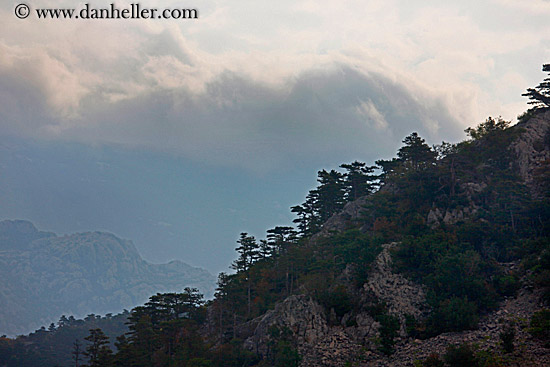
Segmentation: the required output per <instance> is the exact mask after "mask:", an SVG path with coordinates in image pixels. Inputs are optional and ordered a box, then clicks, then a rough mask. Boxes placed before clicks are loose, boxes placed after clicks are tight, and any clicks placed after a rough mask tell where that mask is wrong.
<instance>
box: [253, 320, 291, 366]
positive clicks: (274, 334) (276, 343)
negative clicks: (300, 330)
mask: <svg viewBox="0 0 550 367" xmlns="http://www.w3.org/2000/svg"><path fill="white" fill-rule="evenodd" d="M269 336H270V342H269V345H268V347H269V352H268V355H267V358H266V359H265V360H264V361H263V363H261V364H260V365H261V366H264V365H265V366H273V367H298V365H299V364H300V360H301V358H300V355H299V354H298V351H297V349H296V348H295V346H294V342H293V340H292V331H290V329H289V328H287V327H283V328H279V327H278V326H276V325H273V326H271V328H270V329H269Z"/></svg>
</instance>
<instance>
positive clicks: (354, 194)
mask: <svg viewBox="0 0 550 367" xmlns="http://www.w3.org/2000/svg"><path fill="white" fill-rule="evenodd" d="M340 167H341V168H344V169H345V170H347V173H346V174H345V179H344V185H345V192H346V201H353V200H357V199H358V198H360V197H361V196H365V195H368V194H370V193H372V192H373V191H374V188H375V187H376V185H375V183H374V182H375V181H376V179H377V176H376V175H373V174H372V173H373V172H374V170H375V169H376V167H375V166H367V164H366V163H362V162H358V161H355V162H353V163H350V164H342V165H340Z"/></svg>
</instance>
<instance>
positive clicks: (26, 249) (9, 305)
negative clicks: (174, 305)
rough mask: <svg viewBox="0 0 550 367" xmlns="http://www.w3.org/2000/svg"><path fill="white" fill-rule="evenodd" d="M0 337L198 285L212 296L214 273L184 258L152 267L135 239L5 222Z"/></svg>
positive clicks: (0, 244)
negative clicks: (61, 232)
mask: <svg viewBox="0 0 550 367" xmlns="http://www.w3.org/2000/svg"><path fill="white" fill-rule="evenodd" d="M0 277H1V279H2V282H1V283H0V334H8V335H15V334H21V333H27V332H29V331H33V330H35V329H36V328H38V327H40V326H42V325H46V326H47V324H49V323H51V322H55V321H57V320H58V319H59V317H60V316H61V315H62V314H65V315H74V316H75V317H83V316H86V315H87V314H90V313H96V314H104V313H109V312H111V313H115V312H120V311H122V310H123V309H125V308H126V309H130V308H132V307H134V306H137V305H139V304H143V302H145V301H147V299H148V298H149V297H150V296H151V295H153V294H155V293H157V292H176V291H182V290H183V288H184V287H186V286H189V287H197V288H199V289H200V290H201V291H202V292H204V293H205V294H207V295H210V294H211V293H212V291H213V288H214V284H215V277H214V276H213V275H211V274H210V273H208V272H207V271H206V270H203V269H198V268H193V267H191V266H189V265H187V264H185V263H182V262H180V261H173V262H170V263H169V264H159V265H157V264H149V263H147V262H146V261H144V260H143V259H142V258H141V256H140V255H139V253H138V252H137V250H136V248H135V247H134V245H133V243H132V242H131V241H127V240H122V239H120V238H117V237H116V236H114V235H112V234H109V233H101V232H89V233H79V234H73V235H67V236H62V237H57V236H55V235H54V234H52V233H46V232H39V231H38V230H36V228H35V227H34V226H33V225H32V223H30V222H25V221H4V222H0Z"/></svg>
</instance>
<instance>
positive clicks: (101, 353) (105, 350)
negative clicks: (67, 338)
mask: <svg viewBox="0 0 550 367" xmlns="http://www.w3.org/2000/svg"><path fill="white" fill-rule="evenodd" d="M84 340H86V341H88V343H89V344H88V345H87V346H86V350H85V352H84V353H83V354H84V356H86V357H88V365H87V366H89V367H107V366H110V365H111V364H112V359H113V351H112V350H111V348H109V337H108V336H107V335H105V333H104V332H103V330H101V329H99V328H98V329H90V335H88V336H87V337H85V338H84Z"/></svg>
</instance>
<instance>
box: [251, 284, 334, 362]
mask: <svg viewBox="0 0 550 367" xmlns="http://www.w3.org/2000/svg"><path fill="white" fill-rule="evenodd" d="M257 322H258V324H257V326H256V329H255V330H254V334H253V335H252V336H251V337H249V338H248V339H247V340H246V341H245V347H246V348H247V349H249V350H252V351H254V352H256V353H258V354H260V355H262V356H265V355H266V354H267V353H268V343H269V340H270V339H269V329H270V328H271V327H272V326H276V327H278V328H280V329H281V328H288V329H290V330H291V331H292V333H293V335H294V338H295V340H296V344H297V347H298V350H299V351H302V350H303V349H304V348H305V347H306V346H310V345H315V344H316V343H317V342H318V341H320V340H321V339H322V338H324V336H325V335H326V334H327V332H328V329H329V328H328V326H327V321H326V319H325V316H324V311H323V309H322V307H321V306H320V305H319V304H317V303H316V302H314V301H313V300H312V299H311V298H310V297H307V296H305V295H297V296H290V297H288V298H287V299H285V300H284V301H283V302H281V303H279V304H277V305H276V306H275V309H274V310H270V311H267V312H266V313H265V314H264V315H263V316H261V317H260V318H259V320H258V321H257Z"/></svg>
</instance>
